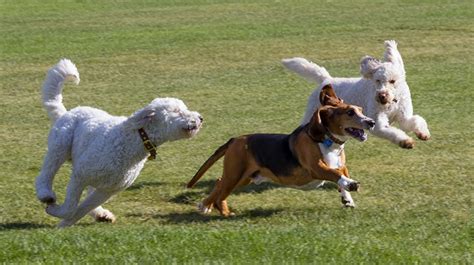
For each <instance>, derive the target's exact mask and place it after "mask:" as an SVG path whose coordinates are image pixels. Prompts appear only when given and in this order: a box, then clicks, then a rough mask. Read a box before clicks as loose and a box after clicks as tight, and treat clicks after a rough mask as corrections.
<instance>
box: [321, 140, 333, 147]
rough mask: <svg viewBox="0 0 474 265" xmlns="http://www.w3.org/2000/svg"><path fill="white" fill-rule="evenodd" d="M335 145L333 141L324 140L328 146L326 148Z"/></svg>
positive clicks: (324, 143)
mask: <svg viewBox="0 0 474 265" xmlns="http://www.w3.org/2000/svg"><path fill="white" fill-rule="evenodd" d="M333 143H334V142H333V141H332V140H331V139H329V138H327V139H324V141H323V145H324V146H326V148H329V147H331V145H332V144H333Z"/></svg>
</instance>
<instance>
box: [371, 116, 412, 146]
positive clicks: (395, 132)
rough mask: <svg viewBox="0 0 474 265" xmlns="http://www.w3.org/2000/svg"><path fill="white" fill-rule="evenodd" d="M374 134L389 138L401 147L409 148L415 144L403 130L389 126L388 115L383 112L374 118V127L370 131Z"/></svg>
mask: <svg viewBox="0 0 474 265" xmlns="http://www.w3.org/2000/svg"><path fill="white" fill-rule="evenodd" d="M371 132H372V133H373V134H374V135H376V136H378V137H381V138H385V139H388V140H390V141H391V142H392V143H395V144H398V145H399V146H400V147H402V148H407V149H411V148H413V147H414V146H415V141H414V140H413V139H412V138H411V137H410V136H408V135H407V134H406V133H405V132H404V131H402V130H400V129H398V128H395V127H392V126H390V123H389V120H388V117H387V116H386V115H385V114H381V115H378V116H377V117H376V118H375V128H374V129H373V130H372V131H371Z"/></svg>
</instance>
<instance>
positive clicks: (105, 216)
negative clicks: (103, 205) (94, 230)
mask: <svg viewBox="0 0 474 265" xmlns="http://www.w3.org/2000/svg"><path fill="white" fill-rule="evenodd" d="M94 218H95V220H96V222H104V223H115V221H116V220H117V218H116V217H115V215H114V214H113V213H112V212H111V211H109V210H106V209H104V210H103V211H101V212H100V213H98V214H96V215H95V217H94Z"/></svg>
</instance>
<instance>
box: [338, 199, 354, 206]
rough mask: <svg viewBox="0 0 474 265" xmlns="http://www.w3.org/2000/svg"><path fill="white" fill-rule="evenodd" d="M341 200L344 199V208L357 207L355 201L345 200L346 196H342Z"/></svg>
mask: <svg viewBox="0 0 474 265" xmlns="http://www.w3.org/2000/svg"><path fill="white" fill-rule="evenodd" d="M341 201H342V207H344V208H355V207H356V205H355V203H354V201H346V200H344V198H341Z"/></svg>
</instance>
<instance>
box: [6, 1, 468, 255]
mask: <svg viewBox="0 0 474 265" xmlns="http://www.w3.org/2000/svg"><path fill="white" fill-rule="evenodd" d="M97 2H98V3H97ZM188 2H191V4H189V3H188ZM473 14H474V5H473V4H472V1H431V0H425V1H415V0H413V1H409V0H406V1H381V0H380V1H379V0H376V1H371V0H365V1H364V0H356V1H309V0H308V1H217V0H215V1H213V0H198V1H179V0H177V1H173V0H162V1H117V2H115V1H79V0H78V1H61V2H60V3H56V1H33V0H31V1H6V0H0V96H1V98H2V100H1V101H0V163H1V173H0V175H1V177H0V263H30V262H35V263H43V262H44V263H63V262H67V263H71V262H76V263H83V262H87V263H99V262H100V263H113V262H115V263H166V264H168V263H233V264H246V263H275V264H280V263H318V264H326V263H334V264H343V263H365V264H387V263H389V264H398V263H408V264H413V263H422V264H469V263H470V264H472V263H473V256H472V252H473V249H474V248H473V241H474V239H473V238H474V232H473V231H474V230H473V221H472V220H473V211H472V199H473V193H472V188H473V180H472V176H471V175H470V173H468V172H473V170H474V167H473V164H474V162H473V161H474V144H473V140H474V137H473V131H474V126H473V124H474V119H473V116H472V115H473V114H474V112H473V103H472V100H473V99H474V92H473V91H474V90H473V89H474V88H473V86H472V83H473V81H474V80H473V75H472V74H473V67H472V66H473V62H474V56H473V54H474V53H473V43H474V28H473V23H474V22H473V21H474V15H473ZM386 39H396V40H397V41H398V42H399V49H400V51H401V53H402V56H403V58H404V61H405V65H406V70H407V80H408V83H409V85H410V88H411V92H412V97H413V104H414V108H415V112H416V113H418V114H420V115H422V116H423V117H425V118H426V120H427V121H428V123H429V125H430V130H431V133H432V140H431V141H428V142H420V141H418V142H417V146H416V147H415V149H413V150H403V149H401V148H398V147H397V146H395V145H393V144H390V143H388V142H387V141H383V140H380V139H376V138H374V137H369V138H370V139H369V141H368V142H366V143H364V144H361V143H357V142H355V141H353V142H350V143H348V144H347V145H346V154H347V156H348V164H349V169H350V170H351V172H352V175H353V176H354V178H356V179H357V180H359V181H361V183H362V190H361V191H360V192H359V193H357V194H355V195H354V199H355V201H356V203H357V205H358V207H357V208H356V209H353V210H348V209H342V208H341V206H340V202H339V197H338V194H337V192H336V190H335V189H334V188H326V189H320V190H314V191H309V192H303V191H299V190H294V189H289V188H283V187H278V186H275V185H264V186H249V187H247V188H245V189H242V190H239V191H238V192H236V193H234V194H233V195H231V196H230V197H229V204H230V206H231V207H232V208H234V209H235V211H236V212H237V216H236V217H235V218H231V219H223V218H221V217H219V216H218V215H217V214H215V213H213V214H212V215H210V216H202V215H200V214H198V213H197V212H196V209H195V204H196V203H197V202H198V201H199V200H200V199H202V198H203V197H204V196H205V195H206V194H207V192H208V191H209V189H210V188H211V187H212V185H213V183H214V182H213V181H214V179H216V177H217V176H218V175H219V174H220V171H221V164H220V163H219V164H218V165H217V166H215V167H214V168H212V169H211V170H210V171H209V172H208V174H207V175H206V176H205V178H204V179H203V180H202V181H201V182H200V183H199V185H198V186H197V187H196V188H195V189H192V190H186V189H184V183H185V182H186V181H188V180H189V179H190V178H191V176H192V175H193V174H194V173H195V171H196V170H197V169H198V168H199V166H200V165H201V164H202V163H203V162H204V161H205V160H206V159H207V157H208V156H209V155H210V154H211V153H212V152H213V151H214V149H215V148H217V147H218V146H219V145H221V144H222V143H224V142H225V141H226V140H227V139H228V138H229V137H231V136H236V135H240V134H244V133H251V132H280V133H289V132H291V131H292V130H293V129H294V128H296V127H297V126H298V124H299V121H300V119H301V118H302V115H303V112H304V109H305V105H306V101H307V97H308V95H309V94H310V93H311V91H312V89H313V88H314V87H313V85H312V84H309V83H306V82H305V81H304V80H302V79H301V78H299V77H297V76H296V75H294V74H291V73H289V72H287V71H285V70H284V69H283V67H282V66H281V64H280V60H281V59H282V58H285V57H290V56H303V57H306V58H310V59H312V60H314V61H316V62H318V63H320V64H321V65H323V66H325V67H326V68H327V69H328V70H329V72H330V73H331V74H332V75H333V76H358V74H359V73H358V69H359V68H358V63H359V60H360V58H361V57H362V56H364V55H366V54H370V55H373V56H376V57H381V56H382V53H383V41H384V40H386ZM62 57H67V58H70V59H72V60H73V61H74V62H75V63H76V65H77V66H78V69H79V71H80V73H81V80H82V81H81V84H80V85H79V86H77V87H76V86H71V85H68V86H66V88H65V91H64V98H65V105H66V107H68V108H72V107H75V106H78V105H89V106H96V107H99V108H102V109H104V110H106V111H108V112H110V113H112V114H116V115H129V114H131V113H133V112H134V111H135V110H136V109H138V108H141V107H142V106H144V105H145V104H147V103H149V102H150V101H151V100H152V99H153V98H155V97H164V96H172V97H178V98H181V99H183V100H184V101H185V102H186V103H187V105H188V106H189V108H190V109H194V110H198V111H199V112H200V113H201V114H202V115H203V116H204V117H205V125H204V127H203V129H202V130H201V132H200V133H199V135H198V136H197V137H196V138H194V139H192V140H188V141H180V142H173V143H168V144H165V145H163V146H161V147H160V149H159V152H158V160H156V161H153V162H148V163H147V164H146V166H145V168H144V170H143V171H142V173H141V175H140V176H139V178H138V179H137V181H136V182H135V184H134V185H133V186H131V187H130V188H129V189H127V190H126V191H124V192H122V193H120V194H119V195H117V196H115V197H114V198H112V200H110V201H109V202H108V203H107V204H106V207H107V208H109V209H110V210H111V211H113V212H114V213H115V214H116V216H117V217H118V220H117V223H116V224H112V225H110V224H96V223H94V222H93V221H92V219H91V218H89V217H85V218H84V219H82V220H81V221H80V222H79V224H78V225H76V226H74V227H72V228H68V229H63V230H58V229H56V228H55V225H56V224H57V223H58V220H57V219H56V218H53V217H50V216H48V215H47V214H46V213H45V212H44V206H43V205H41V204H40V203H39V202H38V201H37V200H36V197H35V192H34V185H33V183H34V178H35V177H36V175H37V174H38V172H39V170H40V167H41V163H42V159H43V155H44V153H45V150H46V137H47V133H48V130H49V126H50V122H49V120H48V119H47V115H46V112H45V111H44V110H43V109H42V106H41V102H40V101H41V96H40V87H41V84H42V81H43V80H44V77H45V73H46V71H47V69H48V68H49V67H50V66H52V65H53V64H55V63H56V62H57V61H58V59H59V58H62ZM69 172H70V165H65V166H64V167H63V168H62V169H61V171H60V172H59V174H58V175H57V177H56V182H55V190H56V191H57V193H58V196H59V201H62V200H63V199H64V192H65V185H66V183H67V181H68V174H69Z"/></svg>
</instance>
